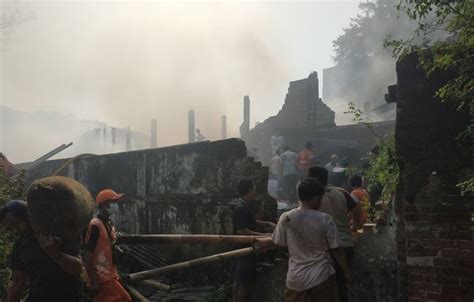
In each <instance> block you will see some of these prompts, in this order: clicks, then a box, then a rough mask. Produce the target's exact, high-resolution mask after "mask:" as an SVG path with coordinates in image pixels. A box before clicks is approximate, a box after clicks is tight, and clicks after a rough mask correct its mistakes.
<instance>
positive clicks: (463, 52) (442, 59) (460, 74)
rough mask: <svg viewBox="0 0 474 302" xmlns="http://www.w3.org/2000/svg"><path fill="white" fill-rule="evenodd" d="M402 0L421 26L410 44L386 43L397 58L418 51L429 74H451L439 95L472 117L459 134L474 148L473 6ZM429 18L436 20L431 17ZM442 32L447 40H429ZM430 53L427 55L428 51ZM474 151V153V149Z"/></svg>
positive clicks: (467, 0) (469, 186) (461, 0)
mask: <svg viewBox="0 0 474 302" xmlns="http://www.w3.org/2000/svg"><path fill="white" fill-rule="evenodd" d="M412 2H413V1H410V0H400V3H399V5H398V9H399V10H400V11H404V12H405V13H406V14H407V15H408V16H409V17H410V18H411V19H412V20H415V21H416V22H417V24H418V27H417V29H416V30H415V31H414V32H413V33H412V37H411V38H410V39H407V40H403V39H398V40H397V39H392V40H387V41H386V45H387V46H390V47H391V48H392V49H393V52H394V55H395V56H403V55H405V54H407V53H410V52H413V51H417V52H418V53H419V56H420V59H421V60H420V62H421V66H422V67H423V69H424V70H425V71H426V72H427V74H428V75H429V74H431V73H433V72H440V71H441V72H451V73H452V74H454V75H455V76H454V78H453V79H452V80H450V81H449V82H447V83H446V84H445V85H444V86H443V87H441V88H440V89H439V90H438V91H437V92H436V96H437V97H438V98H439V99H440V100H441V101H443V102H452V103H454V104H456V106H457V108H458V110H466V111H467V112H469V114H470V119H471V121H470V123H469V125H468V126H467V127H466V128H465V129H464V131H462V133H459V134H457V135H458V138H459V139H462V140H464V143H466V144H467V145H468V146H471V148H474V147H473V144H472V141H473V138H474V118H473V117H474V2H473V1H471V0H457V1H443V0H424V1H416V2H415V4H413V3H412ZM429 16H434V18H433V17H429ZM439 28H442V29H443V30H444V31H445V37H446V38H445V39H442V40H430V39H429V34H430V33H431V32H432V31H433V29H439ZM415 36H418V37H422V38H423V40H424V41H425V43H424V44H422V45H419V44H416V43H413V42H414V39H415ZM427 46H429V47H430V51H429V52H425V51H424V50H425V49H426V47H427ZM473 151H474V149H473ZM473 175H474V174H473V173H471V174H470V176H469V177H468V178H467V179H465V181H463V182H462V183H460V184H459V187H460V188H461V189H462V191H463V192H464V193H467V192H474V185H473V184H474V176H473Z"/></svg>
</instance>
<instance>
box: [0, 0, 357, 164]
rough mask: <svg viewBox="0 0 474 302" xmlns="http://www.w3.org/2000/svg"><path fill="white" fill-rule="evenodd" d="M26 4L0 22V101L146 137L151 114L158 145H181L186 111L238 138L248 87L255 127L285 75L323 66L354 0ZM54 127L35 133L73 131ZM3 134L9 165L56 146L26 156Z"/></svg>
mask: <svg viewBox="0 0 474 302" xmlns="http://www.w3.org/2000/svg"><path fill="white" fill-rule="evenodd" d="M7 2H8V1H7ZM5 3H6V2H2V5H6V4H5ZM15 3H18V1H15ZM22 7H23V9H24V10H25V9H26V10H27V11H32V12H34V14H33V18H31V20H29V21H28V22H25V23H22V24H20V25H18V26H14V27H10V28H8V29H4V30H2V40H1V43H2V47H1V49H2V50H1V54H0V55H1V61H2V63H1V64H2V66H1V73H2V79H1V88H2V89H1V105H4V106H8V107H10V108H13V109H17V110H22V111H26V112H34V111H37V110H43V111H53V112H59V113H61V114H63V115H71V116H73V117H74V118H75V119H85V120H97V121H100V122H103V123H107V124H108V125H111V126H114V127H121V128H125V127H127V126H130V127H131V128H132V129H133V130H136V131H140V132H142V133H145V134H149V131H150V130H149V127H150V120H151V119H152V118H157V120H158V145H159V146H163V145H170V144H177V143H184V142H186V138H187V120H186V118H187V111H188V110H189V109H191V108H192V109H194V110H195V112H196V126H197V127H198V128H201V129H202V131H203V133H204V135H205V136H206V137H207V138H209V139H219V138H220V120H221V115H223V114H225V115H227V122H228V126H227V129H228V137H232V136H238V135H239V134H238V126H239V125H240V123H241V121H242V99H243V96H244V95H250V97H251V100H252V109H251V112H252V113H251V114H252V118H251V125H253V124H254V123H255V122H256V121H262V120H264V119H265V118H267V117H268V116H270V115H273V114H275V113H276V112H278V110H279V109H280V107H281V105H282V103H283V100H284V96H285V92H286V89H287V87H288V82H289V81H291V80H296V79H299V78H304V77H307V75H308V74H309V73H310V72H311V71H313V70H317V71H320V70H321V69H322V68H324V67H327V66H330V64H331V63H330V56H331V44H330V41H331V40H332V39H334V37H335V36H337V34H338V33H340V31H341V28H342V27H343V26H347V25H348V22H349V18H350V16H353V14H354V11H355V9H356V4H354V3H352V4H347V3H320V2H314V3H304V4H303V3H300V4H291V3H265V2H262V3H241V2H231V1H229V2H226V3H217V2H211V3H195V2H182V3H175V2H172V1H168V2H154V1H150V2H139V3H138V2H137V3H135V2H109V1H104V2H87V1H80V2H69V1H67V2H65V1H53V2H36V1H34V2H22ZM336 12H338V13H337V14H336ZM331 16H332V17H331ZM318 22H319V23H318ZM328 22H332V24H331V25H328V24H327V23H328ZM316 50H317V51H316ZM58 128H60V129H57V132H56V133H54V132H53V133H50V132H43V133H42V134H41V135H43V137H41V135H37V136H36V137H37V138H40V139H42V140H43V141H48V140H49V138H50V137H52V136H55V137H58V138H59V137H60V138H61V142H60V143H65V142H67V141H73V140H74V139H75V137H72V136H73V133H68V132H67V131H65V129H67V128H68V125H61V126H60V127H58ZM1 130H2V140H1V142H0V145H1V146H0V147H1V149H2V150H3V152H5V153H6V154H7V155H9V154H12V153H13V155H10V157H11V158H12V160H15V161H23V160H27V159H32V158H33V157H35V155H38V156H39V155H41V153H43V152H46V151H48V149H50V148H54V147H55V146H56V145H57V142H56V141H54V143H53V142H51V141H48V144H46V143H45V144H44V146H43V147H42V151H41V152H37V153H38V154H37V153H35V154H31V152H26V150H21V148H20V150H18V149H19V148H18V146H19V145H24V144H25V143H26V142H28V143H29V144H30V145H32V146H36V145H37V142H36V141H32V140H26V139H25V140H23V141H19V140H18V139H16V138H15V134H14V133H15V132H14V131H15V130H14V129H11V128H9V129H6V128H5V127H3V128H2V129H1ZM25 131H28V129H25ZM30 131H32V132H33V130H30ZM7 132H8V133H7ZM60 133H63V134H64V136H62V135H60ZM68 134H69V135H68ZM74 135H75V133H74ZM30 137H31V136H30ZM63 137H64V138H63ZM68 137H69V139H66V138H68ZM58 140H59V139H58ZM63 140H66V141H63ZM47 146H50V147H47Z"/></svg>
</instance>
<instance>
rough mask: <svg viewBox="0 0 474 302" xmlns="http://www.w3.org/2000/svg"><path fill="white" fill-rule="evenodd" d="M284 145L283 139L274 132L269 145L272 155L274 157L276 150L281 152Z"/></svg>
mask: <svg viewBox="0 0 474 302" xmlns="http://www.w3.org/2000/svg"><path fill="white" fill-rule="evenodd" d="M284 144H285V139H284V138H283V136H281V135H280V134H279V133H278V132H275V134H274V135H272V137H271V138H270V145H271V147H272V155H275V154H276V152H277V151H278V150H280V151H281V149H282V148H283V145H284Z"/></svg>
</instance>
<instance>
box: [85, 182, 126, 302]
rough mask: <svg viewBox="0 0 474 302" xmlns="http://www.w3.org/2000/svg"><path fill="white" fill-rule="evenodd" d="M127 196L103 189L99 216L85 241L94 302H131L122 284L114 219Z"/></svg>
mask: <svg viewBox="0 0 474 302" xmlns="http://www.w3.org/2000/svg"><path fill="white" fill-rule="evenodd" d="M122 198H123V194H117V193H115V192H114V191H113V190H111V189H105V190H102V191H101V192H100V193H99V194H98V195H97V197H96V203H97V206H98V213H97V217H96V218H94V219H92V221H91V222H90V224H89V228H88V229H87V233H86V235H85V238H84V259H85V263H86V270H87V275H88V279H89V280H88V281H89V292H90V293H91V296H93V302H130V301H132V299H131V297H130V295H129V294H128V293H127V291H126V290H125V289H124V288H123V286H122V285H121V284H120V282H119V276H118V273H117V267H116V265H115V263H114V257H113V250H114V245H115V240H116V238H117V237H116V233H115V228H114V226H113V224H112V221H111V220H110V218H109V217H110V214H111V210H113V209H114V206H115V205H116V204H115V203H116V202H118V201H120V200H122Z"/></svg>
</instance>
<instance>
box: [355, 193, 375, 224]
mask: <svg viewBox="0 0 474 302" xmlns="http://www.w3.org/2000/svg"><path fill="white" fill-rule="evenodd" d="M351 195H352V197H353V198H354V199H356V201H357V203H358V204H359V205H360V223H361V225H363V224H364V223H366V222H367V218H368V213H367V212H368V210H369V207H370V202H369V193H368V192H367V191H366V190H365V189H362V188H357V189H355V190H353V191H352V192H351Z"/></svg>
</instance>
